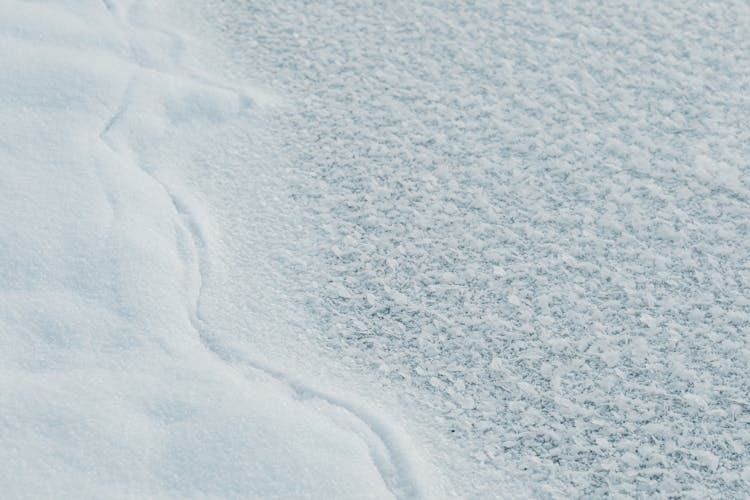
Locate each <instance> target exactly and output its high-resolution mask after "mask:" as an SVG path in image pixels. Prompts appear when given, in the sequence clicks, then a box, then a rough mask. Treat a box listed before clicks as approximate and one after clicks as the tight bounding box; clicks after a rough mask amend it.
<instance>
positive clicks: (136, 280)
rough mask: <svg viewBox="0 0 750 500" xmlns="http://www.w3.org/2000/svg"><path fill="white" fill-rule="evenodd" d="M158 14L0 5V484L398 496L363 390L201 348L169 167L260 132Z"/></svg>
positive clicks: (396, 461) (255, 102) (197, 217)
mask: <svg viewBox="0 0 750 500" xmlns="http://www.w3.org/2000/svg"><path fill="white" fill-rule="evenodd" d="M172 7H173V8H174V7H175V6H172ZM165 12H168V9H165V10H163V11H161V10H159V9H156V8H155V7H154V8H152V9H150V8H149V7H148V2H145V3H139V2H133V3H126V2H116V1H114V0H106V1H103V2H102V1H96V2H94V1H78V2H6V3H4V4H3V5H2V6H0V37H1V38H2V44H0V61H2V71H1V72H0V110H1V111H2V112H0V131H2V134H1V136H0V177H1V178H2V181H1V182H0V491H1V492H2V493H1V494H0V496H2V497H3V498H121V497H128V498H133V497H137V498H186V497H191V498H193V497H198V498H230V497H231V498H279V499H282V498H283V499H287V498H355V497H356V498H392V497H397V498H416V497H419V496H420V495H422V494H423V493H424V491H425V490H423V489H422V486H421V482H422V481H423V479H422V478H421V477H417V472H416V471H414V470H412V460H413V459H412V453H411V452H410V449H409V445H408V443H406V440H405V438H403V437H402V436H401V435H400V434H399V433H398V432H397V431H396V430H394V429H393V428H392V427H391V426H390V425H389V424H388V423H387V422H386V421H385V419H384V418H382V417H381V416H380V415H378V414H377V413H376V412H374V411H372V410H370V409H369V408H368V406H367V405H364V404H358V403H353V402H352V401H353V400H351V399H347V398H345V397H343V396H341V395H331V394H329V393H328V392H327V391H325V390H322V389H319V388H317V386H316V385H315V384H313V383H307V382H304V383H303V382H301V381H298V380H297V379H296V378H295V377H293V376H292V375H287V374H285V373H284V372H282V371H280V370H278V369H275V368H273V366H272V365H270V364H267V363H265V362H263V359H264V358H263V356H262V353H255V356H254V357H253V358H252V359H250V358H243V357H240V356H238V355H237V354H235V353H231V352H229V351H227V350H226V349H224V348H223V347H217V345H218V344H215V343H214V341H213V336H216V335H219V334H218V333H217V332H214V331H213V330H212V328H211V327H212V325H211V323H210V321H207V320H204V319H203V318H202V317H201V311H200V301H201V295H202V290H203V287H204V281H205V280H206V276H205V275H207V274H210V270H211V265H212V259H213V258H214V257H215V252H218V248H219V247H220V246H221V238H222V236H221V232H222V228H221V227H217V226H216V225H215V224H214V222H213V221H212V219H211V217H210V214H209V212H208V210H207V209H206V208H205V206H204V202H203V200H202V199H201V194H200V190H199V189H197V187H196V186H194V185H191V182H192V180H191V178H189V176H188V175H187V174H188V172H190V171H194V170H195V168H194V167H195V166H196V165H199V164H200V167H201V168H203V169H204V172H211V171H212V168H211V167H212V165H206V164H204V163H201V162H202V158H204V156H202V155H207V154H212V155H214V156H217V157H219V160H217V161H221V156H222V155H224V154H225V150H226V149H230V148H232V144H231V143H230V142H227V140H226V139H223V138H232V139H233V138H236V137H237V135H238V134H240V132H241V134H245V135H248V134H250V135H252V134H254V133H257V134H258V135H263V134H266V132H265V131H263V130H262V128H260V127H258V128H256V129H252V128H251V127H250V126H249V125H248V124H250V125H253V124H257V122H256V121H253V119H252V117H253V116H254V115H256V114H260V113H262V111H261V108H262V106H263V101H264V99H265V97H264V96H263V94H261V93H256V92H255V91H254V90H253V89H252V88H245V87H242V88H240V87H237V86H234V85H232V84H231V83H228V82H227V81H226V80H217V79H216V77H215V75H213V76H207V75H205V74H204V73H201V71H200V68H198V67H197V66H196V65H195V64H194V61H192V60H191V55H190V46H189V38H187V37H185V36H184V35H181V34H180V33H179V32H177V31H173V30H171V29H170V28H169V22H168V20H169V17H168V16H167V15H166V14H165ZM238 131H239V132H238ZM191 169H192V170H191ZM247 216H248V217H252V216H253V214H247ZM247 257H249V256H247Z"/></svg>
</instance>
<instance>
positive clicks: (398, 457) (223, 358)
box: [99, 0, 425, 499]
mask: <svg viewBox="0 0 750 500" xmlns="http://www.w3.org/2000/svg"><path fill="white" fill-rule="evenodd" d="M102 3H103V5H104V7H105V8H106V9H107V10H108V11H109V12H110V13H111V14H112V15H113V16H114V17H115V18H116V20H117V21H118V22H119V23H120V24H121V25H122V26H123V28H124V29H127V28H128V27H130V23H129V21H128V17H129V16H128V14H127V13H125V14H124V15H123V16H120V15H119V9H118V6H117V5H116V4H115V2H114V1H113V0H102ZM134 4H135V3H134ZM134 4H131V5H130V6H129V7H128V9H127V10H128V11H129V10H130V9H131V8H132V6H133V5H134ZM144 28H146V27H144ZM148 29H150V27H148ZM158 31H159V32H160V33H163V34H166V35H168V36H169V38H171V39H173V40H176V41H177V42H178V44H179V46H180V48H184V47H185V44H184V41H183V40H182V38H181V37H180V36H179V35H178V34H176V33H174V32H171V31H170V32H167V31H165V30H163V29H160V30H158ZM128 42H130V40H128ZM134 63H135V64H136V65H137V66H138V67H139V70H137V71H136V74H135V75H134V76H133V77H131V80H130V81H129V82H128V84H127V86H126V89H125V91H124V92H123V95H122V97H121V101H120V103H119V105H118V106H117V109H116V111H115V113H114V114H113V115H112V117H111V118H110V119H109V120H107V122H106V124H105V125H104V127H103V128H102V130H101V132H100V134H99V137H100V139H101V141H102V142H103V143H104V144H105V145H106V146H107V147H108V148H109V149H110V150H111V151H112V152H113V153H115V154H117V155H120V156H122V155H123V154H124V153H123V152H122V151H121V150H120V148H118V147H117V146H116V145H115V144H114V143H113V142H112V140H111V139H109V138H108V135H109V134H110V132H111V130H112V128H113V127H114V126H115V125H116V124H117V123H118V122H119V121H120V120H122V119H123V117H124V115H125V113H126V111H127V109H128V107H129V106H130V102H129V101H130V94H131V91H132V87H133V84H134V81H135V79H136V78H137V74H138V72H139V71H154V72H157V73H163V74H165V75H168V76H170V77H174V78H178V79H182V80H186V81H189V82H191V83H198V84H200V85H202V86H206V87H212V88H216V89H220V90H223V91H229V92H232V93H234V94H235V95H237V96H238V97H240V98H241V99H242V100H246V99H247V96H246V94H245V93H244V92H242V91H241V90H240V89H237V88H231V87H229V86H226V85H222V84H220V83H218V82H214V81H212V80H211V79H208V78H205V77H202V76H199V75H194V74H188V75H187V76H184V75H177V74H173V73H167V72H164V71H162V70H160V69H158V68H153V67H149V66H146V65H143V64H140V63H139V62H138V61H134ZM128 159H129V160H133V159H132V158H128ZM133 163H134V164H135V165H136V166H137V167H138V168H139V169H140V170H141V171H142V172H144V173H145V174H146V175H147V176H148V177H150V178H151V179H152V180H153V182H155V183H157V184H158V185H159V186H160V187H161V189H162V190H163V191H164V193H165V194H166V195H167V196H168V198H169V200H170V203H171V205H172V208H173V210H174V213H175V215H176V216H177V220H178V221H179V222H178V227H177V229H178V230H179V231H181V232H183V233H184V234H186V235H187V236H188V238H187V241H188V242H189V244H190V246H191V253H192V254H193V257H194V258H192V259H191V258H190V257H189V256H186V255H182V258H183V259H184V260H185V261H189V260H192V261H193V271H194V273H195V277H196V279H197V283H196V285H195V288H196V289H195V290H194V293H193V299H192V304H191V306H190V307H191V309H192V310H189V311H188V316H189V320H190V323H191V325H192V327H193V329H194V330H195V331H196V333H197V334H198V339H199V341H200V342H201V344H202V345H203V347H204V348H205V349H206V350H207V351H208V352H209V353H210V354H211V355H212V356H214V357H215V358H217V359H218V360H219V361H220V362H222V363H223V364H224V365H226V366H227V367H228V368H230V369H231V370H233V371H238V370H237V369H236V366H235V363H238V362H239V363H241V364H243V365H246V366H247V367H250V368H252V369H254V370H257V371H260V372H263V373H264V374H266V375H268V376H269V377H271V378H273V379H275V380H276V381H278V382H280V383H282V384H284V385H286V386H288V387H289V388H290V389H291V391H292V392H293V394H294V395H295V396H296V397H297V398H298V399H299V400H319V401H322V402H324V403H325V404H327V405H330V406H332V407H335V408H338V409H340V410H342V411H343V412H344V413H345V414H347V415H348V416H349V417H351V418H353V419H355V420H357V421H359V422H360V423H361V424H363V425H364V427H365V428H366V429H367V430H368V431H369V432H370V433H372V435H373V437H374V438H375V439H376V440H377V441H378V442H379V443H380V444H381V445H382V447H383V449H385V450H386V453H385V456H382V455H383V454H382V453H380V452H379V451H378V450H377V447H376V445H375V444H374V443H372V442H371V441H372V440H371V439H368V438H367V437H366V436H362V435H360V436H359V437H360V439H362V440H363V441H364V442H365V445H366V446H367V448H368V450H369V453H370V456H371V458H372V461H373V464H374V466H375V467H376V469H377V470H378V473H379V474H380V476H381V478H382V480H383V482H384V484H385V485H386V487H387V488H388V490H389V491H390V492H391V493H392V494H393V496H394V497H396V498H399V499H401V498H423V497H424V496H425V495H424V493H423V492H422V488H421V487H420V485H419V481H417V479H416V474H415V471H414V470H413V468H414V466H413V464H412V463H411V460H410V458H409V456H408V453H406V452H405V451H404V448H405V446H404V445H403V444H402V443H400V442H399V441H400V436H399V435H398V434H397V433H396V432H394V431H393V430H392V429H391V428H390V426H389V425H388V424H387V423H385V422H384V421H383V420H382V419H381V418H379V417H378V416H376V415H375V414H373V413H372V412H371V411H369V410H367V409H365V408H363V407H362V406H361V405H358V404H356V403H353V402H351V401H347V400H345V399H344V398H341V397H338V396H335V395H331V394H328V393H326V392H324V391H322V390H319V389H317V388H315V387H312V386H310V385H308V384H306V383H304V382H302V381H300V380H298V379H296V378H295V377H293V376H291V375H289V374H286V373H284V372H282V371H280V370H278V369H276V368H273V367H271V366H269V365H267V364H265V363H262V362H260V361H258V360H253V359H248V358H247V356H246V355H242V356H239V355H237V353H234V352H231V351H228V350H227V349H226V348H224V347H221V346H219V345H218V343H217V342H216V341H215V340H214V338H213V336H212V335H211V333H210V332H209V330H208V328H207V327H206V326H205V322H204V320H203V319H202V318H201V315H200V301H201V296H202V294H203V285H204V281H205V279H204V278H205V275H206V274H207V271H206V268H207V267H208V265H209V256H208V253H209V252H208V243H207V241H206V238H205V236H204V235H203V231H201V225H200V223H199V222H198V218H197V217H196V216H195V215H194V214H192V213H191V210H190V208H188V204H186V203H184V202H183V201H182V200H181V199H180V198H179V197H178V196H177V195H176V194H175V193H174V192H173V190H172V189H170V186H169V185H168V184H167V183H166V182H165V181H163V180H162V179H160V178H159V176H158V174H157V172H156V171H152V170H149V169H146V168H144V167H142V166H141V165H139V164H138V163H137V162H135V161H133ZM243 376H244V375H243Z"/></svg>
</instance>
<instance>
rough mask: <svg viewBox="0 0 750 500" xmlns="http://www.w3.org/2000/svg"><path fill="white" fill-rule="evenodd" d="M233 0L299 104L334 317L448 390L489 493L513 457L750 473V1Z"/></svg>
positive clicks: (216, 15) (444, 396)
mask: <svg viewBox="0 0 750 500" xmlns="http://www.w3.org/2000/svg"><path fill="white" fill-rule="evenodd" d="M217 4H218V6H220V7H221V9H220V10H219V11H218V12H217V11H216V8H215V7H212V8H211V10H212V14H210V15H212V16H213V17H212V19H213V20H214V22H216V23H218V25H219V26H220V27H221V29H222V30H224V35H223V36H225V37H226V38H225V39H226V40H228V42H227V46H228V47H229V50H231V51H232V56H233V57H234V58H235V59H236V60H237V61H239V64H240V65H241V66H244V67H245V68H246V71H247V73H248V74H251V75H253V76H254V77H255V78H257V80H258V81H261V82H265V83H266V84H267V85H272V86H275V87H276V88H277V89H279V93H280V94H282V95H284V96H285V98H286V99H287V101H288V103H289V105H288V106H287V107H286V108H285V110H286V112H285V113H284V114H282V115H279V116H277V117H276V118H275V120H273V123H274V125H273V126H274V127H275V129H276V130H278V131H279V134H281V136H282V138H283V140H286V142H285V143H284V144H283V147H282V149H284V150H285V151H287V152H288V154H289V155H290V156H291V162H292V163H293V165H294V167H295V168H296V172H293V173H292V174H290V179H291V182H292V187H291V188H290V191H291V192H292V197H293V198H294V200H296V201H295V203H296V204H297V205H298V206H299V207H302V208H301V210H304V211H306V212H307V215H308V217H307V222H306V224H307V226H306V227H307V228H308V234H309V235H310V237H309V241H311V242H313V244H314V249H313V251H312V253H314V254H316V255H317V256H318V257H319V260H318V263H319V265H317V266H316V265H301V266H299V267H298V272H299V275H300V278H299V281H300V282H301V283H309V284H320V285H321V286H320V288H317V289H316V288H313V287H312V285H311V286H310V287H309V288H308V289H307V293H306V294H305V293H304V292H301V294H300V295H299V297H300V299H299V300H306V301H307V307H308V308H309V310H310V311H311V316H312V317H317V318H319V323H317V324H316V325H311V326H308V329H309V331H310V335H311V336H315V335H317V336H319V338H320V339H322V342H324V343H326V344H327V345H328V347H329V350H330V353H331V356H332V359H338V360H341V361H342V362H347V360H349V361H348V362H349V363H350V364H351V366H352V367H355V368H356V369H359V370H360V371H362V372H365V373H368V372H369V373H371V374H372V375H373V376H372V378H373V379H375V378H377V377H380V378H381V379H384V380H386V381H384V382H383V385H384V386H385V387H386V388H387V389H388V390H391V391H400V392H403V393H405V394H407V395H408V397H410V398H412V399H413V400H414V401H417V402H418V404H419V405H420V407H421V408H422V409H423V410H424V412H426V413H427V414H430V413H432V414H433V415H434V417H435V421H434V425H436V432H439V433H442V434H445V435H450V436H452V439H454V440H455V441H456V442H459V443H461V445H462V446H463V447H464V450H465V454H466V456H471V457H473V458H472V460H474V464H475V467H473V469H472V468H469V469H466V468H459V469H454V468H453V464H451V463H448V464H445V470H446V473H447V474H449V475H450V474H452V476H453V478H454V480H455V481H457V484H461V485H463V487H465V488H466V489H465V490H464V491H465V492H467V495H468V496H474V495H479V496H486V497H492V496H495V495H497V494H500V493H501V492H502V491H503V489H502V485H500V484H498V483H496V482H493V481H492V480H491V479H488V478H490V475H489V474H490V473H491V472H492V471H493V470H495V469H497V468H499V467H501V465H499V464H500V463H501V461H502V460H508V459H510V460H512V461H514V462H515V463H516V464H517V465H518V468H519V469H521V470H522V471H524V472H523V474H524V477H525V478H526V479H527V481H528V483H529V484H532V485H533V486H534V487H535V488H536V491H537V494H538V495H541V496H546V495H553V496H558V495H559V496H562V495H565V496H571V495H572V496H588V497H599V496H603V495H604V494H611V495H614V496H617V495H624V496H636V497H639V496H651V495H656V496H657V497H670V496H673V497H695V498H710V497H744V496H747V495H750V462H749V461H748V457H750V399H749V398H748V394H749V393H750V368H749V367H750V345H748V342H749V339H750V336H749V334H750V233H749V231H748V221H750V199H749V196H750V120H748V116H750V7H749V6H748V4H747V2H743V1H728V2H721V3H705V2H588V1H583V2H580V1H577V2H566V1H550V2H466V3H465V2H447V1H424V2H422V1H420V2H386V3H382V2H338V1H323V2H302V1H299V2H297V1H293V2H275V1H269V2H266V1H261V2H244V1H225V2H217ZM424 412H423V413H422V414H424ZM454 458H455V459H456V461H459V460H460V458H459V457H454ZM449 462H450V460H449ZM454 470H455V471H458V472H457V473H454ZM467 470H469V471H471V472H469V473H467V472H466V471H467ZM462 476H463V477H462ZM472 488H474V489H472ZM472 492H473V493H472Z"/></svg>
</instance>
